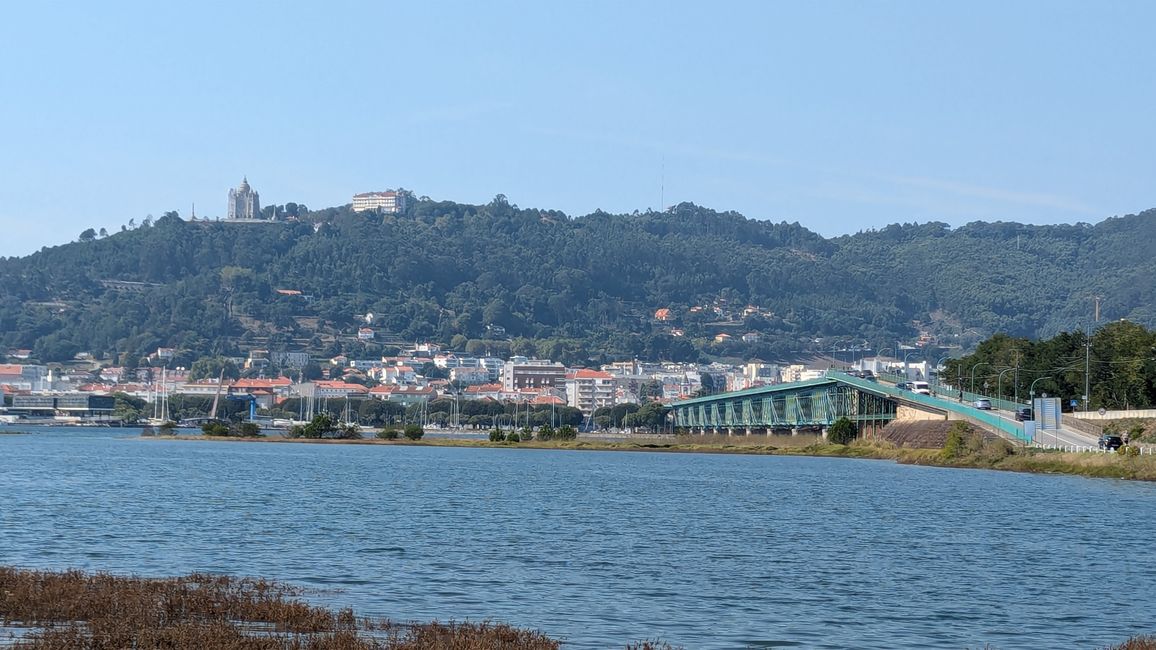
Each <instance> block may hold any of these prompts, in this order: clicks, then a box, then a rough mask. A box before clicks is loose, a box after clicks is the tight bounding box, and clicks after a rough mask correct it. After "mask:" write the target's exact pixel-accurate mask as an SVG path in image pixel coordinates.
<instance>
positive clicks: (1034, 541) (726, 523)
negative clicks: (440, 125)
mask: <svg viewBox="0 0 1156 650" xmlns="http://www.w3.org/2000/svg"><path fill="white" fill-rule="evenodd" d="M13 428H14V427H6V428H0V431H3V430H5V429H7V430H12V429H13ZM28 430H31V431H34V433H32V434H31V435H0V564H10V565H16V566H23V567H35V568H52V569H61V568H66V567H77V568H83V569H89V570H103V571H110V572H114V573H137V574H142V575H156V576H162V575H175V574H185V573H189V572H193V571H210V572H223V573H229V574H235V575H252V576H262V577H268V578H276V579H280V580H284V581H287V582H291V583H295V584H298V585H302V586H305V587H308V588H312V589H315V590H317V591H316V592H315V593H313V595H312V596H311V598H313V599H314V600H316V601H318V602H320V603H322V604H325V605H329V606H345V605H351V606H353V607H354V608H355V609H356V610H357V611H358V612H359V613H361V614H367V615H376V616H385V617H389V618H392V619H394V620H401V621H408V620H419V621H425V620H431V619H439V620H443V621H445V620H449V619H454V620H465V619H469V620H485V619H489V620H495V621H506V622H510V623H513V624H515V625H519V626H524V627H531V628H537V629H540V630H542V631H543V632H545V633H547V634H549V635H551V636H554V637H555V638H561V639H563V640H565V641H566V645H565V647H567V648H611V647H622V645H624V644H625V643H627V642H629V641H637V640H641V639H645V638H651V639H653V638H661V639H663V640H665V641H668V642H670V643H672V644H675V645H681V646H684V647H685V648H688V649H692V648H748V647H753V648H775V647H805V648H851V647H854V648H929V647H930V648H965V647H970V648H981V647H983V646H984V644H990V645H991V646H992V647H996V648H1088V649H1091V648H1096V647H1103V646H1105V645H1107V644H1109V643H1115V642H1120V641H1123V640H1124V639H1125V638H1127V637H1128V636H1130V635H1131V634H1137V633H1153V632H1156V615H1154V614H1153V613H1152V612H1153V610H1152V609H1151V603H1152V601H1153V598H1154V597H1156V560H1154V559H1153V557H1152V555H1151V554H1150V553H1149V551H1148V550H1147V549H1149V548H1151V544H1152V540H1154V539H1156V508H1154V506H1153V504H1154V503H1156V485H1153V484H1147V483H1130V482H1124V481H1112V480H1091V479H1083V478H1075V477H1065V476H1041V475H1029V474H1012V473H1001V472H990V471H977V470H950V469H940V468H926V467H908V466H901V465H896V464H893V463H889V462H882V461H864V460H842V459H821V458H785V457H759V456H737V455H710V454H662V453H637V452H635V453H630V452H576V451H541V450H518V449H509V450H507V449H464V448H459V449H455V448H431V447H405V446H388V447H387V446H362V445H299V444H259V443H253V444H249V443H229V442H220V443H218V442H181V441H164V440H155V439H139V438H135V437H131V436H133V435H135V432H132V431H124V432H121V431H120V430H116V429H85V430H78V429H41V428H30V429H28Z"/></svg>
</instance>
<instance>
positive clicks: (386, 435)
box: [377, 427, 401, 440]
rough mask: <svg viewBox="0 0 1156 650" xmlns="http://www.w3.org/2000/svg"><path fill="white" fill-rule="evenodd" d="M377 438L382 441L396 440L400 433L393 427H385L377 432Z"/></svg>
mask: <svg viewBox="0 0 1156 650" xmlns="http://www.w3.org/2000/svg"><path fill="white" fill-rule="evenodd" d="M377 437H378V438H381V439H382V440H397V439H398V438H400V437H401V432H400V431H398V430H397V429H396V428H395V427H386V428H384V429H382V430H381V431H378V432H377Z"/></svg>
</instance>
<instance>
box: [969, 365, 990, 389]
mask: <svg viewBox="0 0 1156 650" xmlns="http://www.w3.org/2000/svg"><path fill="white" fill-rule="evenodd" d="M990 365H991V363H990V362H988V361H980V362H979V363H977V364H975V365H974V366H972V367H971V392H972V393H975V369H976V368H978V367H980V366H990Z"/></svg>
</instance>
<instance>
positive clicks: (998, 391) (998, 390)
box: [995, 367, 1015, 402]
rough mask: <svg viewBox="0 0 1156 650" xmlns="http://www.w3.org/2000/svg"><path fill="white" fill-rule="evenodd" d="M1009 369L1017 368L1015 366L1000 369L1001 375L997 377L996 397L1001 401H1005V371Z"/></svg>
mask: <svg viewBox="0 0 1156 650" xmlns="http://www.w3.org/2000/svg"><path fill="white" fill-rule="evenodd" d="M1009 370H1015V368H1014V367H1013V368H1004V369H1003V370H1000V371H999V377H997V378H996V380H995V384H996V394H997V398H996V399H998V400H999V401H1001V402H1002V401H1003V373H1005V372H1008V371H1009Z"/></svg>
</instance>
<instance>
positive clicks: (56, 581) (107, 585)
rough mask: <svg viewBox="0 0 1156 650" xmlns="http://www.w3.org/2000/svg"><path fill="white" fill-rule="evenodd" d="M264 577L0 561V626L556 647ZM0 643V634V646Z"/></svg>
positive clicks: (310, 646) (377, 644) (113, 641)
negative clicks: (169, 574) (350, 604)
mask: <svg viewBox="0 0 1156 650" xmlns="http://www.w3.org/2000/svg"><path fill="white" fill-rule="evenodd" d="M301 593H302V592H301V591H300V590H299V589H296V588H294V587H291V586H289V585H285V584H282V583H279V582H273V581H268V580H259V579H251V578H232V577H229V576H218V575H208V574H193V575H189V576H184V577H180V578H162V579H152V578H139V577H125V576H113V575H109V574H106V573H95V574H89V573H83V572H81V571H63V572H51V571H31V570H25V569H16V568H11V567H0V622H2V623H3V625H4V626H5V627H9V628H17V629H21V630H23V631H24V634H23V635H21V636H17V637H16V638H14V639H13V640H12V646H13V647H15V648H20V649H35V650H74V649H77V648H84V649H89V650H113V649H117V650H119V649H121V648H138V649H142V650H144V649H148V648H169V649H180V648H189V649H193V648H196V649H204V650H378V649H389V650H417V649H418V648H433V649H444V650H483V649H488V648H503V649H507V650H557V648H559V645H560V644H559V642H558V641H555V640H553V639H550V638H549V637H547V636H545V635H543V634H542V633H540V632H536V631H533V630H523V629H519V628H515V627H512V626H509V625H505V624H495V623H488V622H487V623H448V624H443V623H438V622H433V623H425V624H404V625H403V624H396V623H393V622H391V621H388V620H373V619H365V618H357V617H356V616H355V615H354V613H353V611H352V610H349V609H344V610H341V611H338V612H333V611H331V610H328V609H325V608H322V607H315V606H312V605H309V604H307V603H305V602H304V601H302V600H300V599H299V598H298V596H300V595H301ZM2 643H3V641H2V640H0V644H2Z"/></svg>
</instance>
